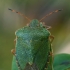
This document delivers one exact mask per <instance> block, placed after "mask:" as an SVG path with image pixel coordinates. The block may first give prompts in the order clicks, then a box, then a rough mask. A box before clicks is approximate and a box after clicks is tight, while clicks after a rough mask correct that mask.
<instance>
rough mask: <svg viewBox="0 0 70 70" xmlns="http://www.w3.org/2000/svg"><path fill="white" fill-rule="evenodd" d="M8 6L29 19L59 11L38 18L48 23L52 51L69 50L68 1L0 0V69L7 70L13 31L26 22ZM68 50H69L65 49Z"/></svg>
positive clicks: (69, 4)
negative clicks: (55, 11)
mask: <svg viewBox="0 0 70 70" xmlns="http://www.w3.org/2000/svg"><path fill="white" fill-rule="evenodd" d="M8 8H11V9H15V10H17V11H20V12H21V13H23V14H25V15H26V16H28V17H29V18H30V19H34V18H37V19H39V20H40V19H41V18H42V17H43V16H45V15H46V14H48V13H49V12H52V11H54V10H56V9H63V11H61V12H58V13H54V14H53V15H51V16H49V17H47V18H45V19H44V20H42V21H43V22H45V23H46V25H50V26H52V29H51V30H50V31H51V33H52V34H53V35H54V37H55V38H54V41H53V49H54V53H60V52H65V51H66V49H67V48H69V49H70V44H69V43H70V0H6V1H5V0H1V1H0V70H11V62H12V54H11V53H10V50H11V49H12V48H14V43H13V40H14V38H15V35H14V33H15V31H16V30H17V29H19V28H21V27H23V26H24V25H26V24H27V23H29V21H28V20H26V19H25V18H24V17H22V16H20V15H18V14H16V13H13V12H11V11H9V10H8ZM67 52H68V53H70V51H67Z"/></svg>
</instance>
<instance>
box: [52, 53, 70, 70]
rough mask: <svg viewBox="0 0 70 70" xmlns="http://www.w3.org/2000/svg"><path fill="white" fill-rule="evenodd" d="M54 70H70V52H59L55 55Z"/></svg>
mask: <svg viewBox="0 0 70 70" xmlns="http://www.w3.org/2000/svg"><path fill="white" fill-rule="evenodd" d="M53 68H54V70H70V54H57V55H55V56H54V63H53Z"/></svg>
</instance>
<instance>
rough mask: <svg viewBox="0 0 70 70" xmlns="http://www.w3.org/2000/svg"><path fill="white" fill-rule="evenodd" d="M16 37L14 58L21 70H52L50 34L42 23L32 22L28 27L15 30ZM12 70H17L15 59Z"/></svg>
mask: <svg viewBox="0 0 70 70" xmlns="http://www.w3.org/2000/svg"><path fill="white" fill-rule="evenodd" d="M16 36H17V38H16V58H17V59H18V62H19V64H20V67H21V70H53V69H52V56H51V55H50V52H52V49H51V43H50V40H49V36H50V32H49V31H48V30H47V29H46V28H45V27H44V26H43V24H42V23H40V22H39V21H38V20H36V19H35V20H32V21H31V23H30V24H29V26H26V27H24V28H21V29H19V30H17V31H16ZM47 62H49V63H47ZM28 66H29V67H30V69H29V67H28ZM46 68H47V69H46ZM12 70H18V67H17V65H16V59H15V57H13V63H12Z"/></svg>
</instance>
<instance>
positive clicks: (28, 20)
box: [8, 8, 30, 21]
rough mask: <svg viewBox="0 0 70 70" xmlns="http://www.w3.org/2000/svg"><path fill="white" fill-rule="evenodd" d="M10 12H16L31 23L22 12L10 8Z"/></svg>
mask: <svg viewBox="0 0 70 70" xmlns="http://www.w3.org/2000/svg"><path fill="white" fill-rule="evenodd" d="M8 10H10V11H12V12H15V13H17V14H19V15H21V16H23V17H25V18H26V19H27V20H28V21H30V19H29V18H28V17H27V16H25V15H24V14H22V13H20V12H17V11H15V10H12V9H10V8H9V9H8Z"/></svg>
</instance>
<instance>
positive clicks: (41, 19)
mask: <svg viewBox="0 0 70 70" xmlns="http://www.w3.org/2000/svg"><path fill="white" fill-rule="evenodd" d="M59 11H62V10H55V11H53V12H50V13H49V14H47V15H46V16H44V17H43V18H41V19H40V21H42V20H43V19H45V18H46V17H48V16H50V15H52V14H53V13H57V12H59Z"/></svg>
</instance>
